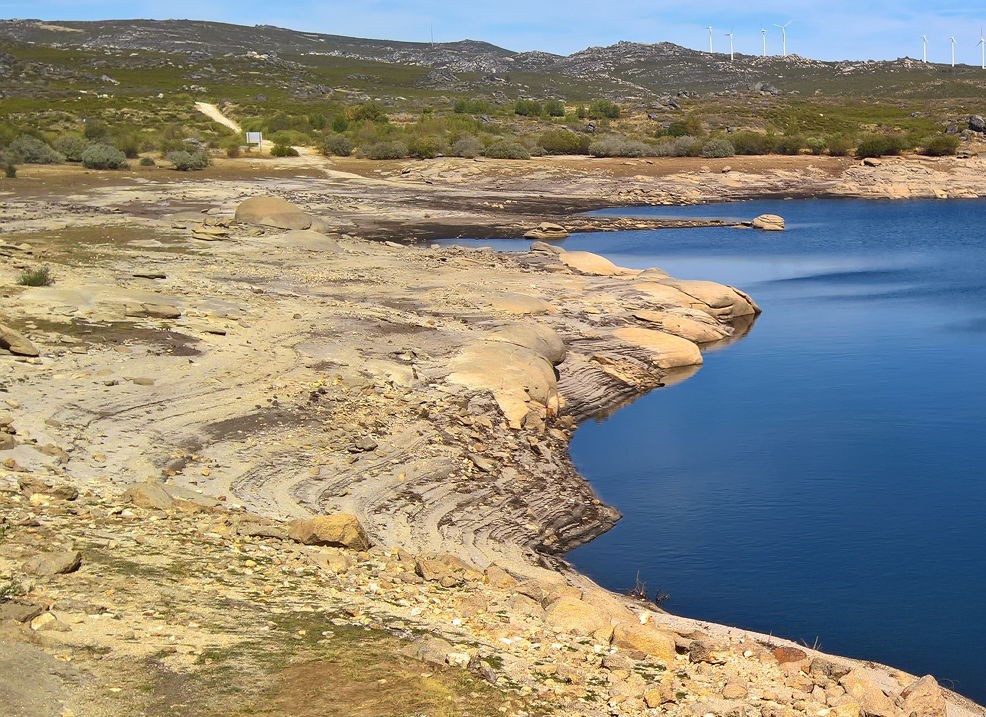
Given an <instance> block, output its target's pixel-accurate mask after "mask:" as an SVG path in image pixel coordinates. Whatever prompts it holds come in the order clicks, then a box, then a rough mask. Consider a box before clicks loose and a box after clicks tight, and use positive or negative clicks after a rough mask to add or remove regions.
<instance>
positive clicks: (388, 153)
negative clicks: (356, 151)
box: [361, 141, 410, 159]
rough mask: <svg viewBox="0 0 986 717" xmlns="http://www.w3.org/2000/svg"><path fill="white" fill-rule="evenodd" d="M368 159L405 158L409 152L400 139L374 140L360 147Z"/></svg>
mask: <svg viewBox="0 0 986 717" xmlns="http://www.w3.org/2000/svg"><path fill="white" fill-rule="evenodd" d="M361 153H362V154H363V156H364V157H367V158H368V159H405V158H407V156H408V155H409V154H410V150H409V149H408V148H407V145H406V144H404V143H403V142H400V141H389V142H374V143H373V144H370V145H367V146H365V147H363V148H362V151H361Z"/></svg>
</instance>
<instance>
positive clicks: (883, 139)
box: [856, 134, 904, 159]
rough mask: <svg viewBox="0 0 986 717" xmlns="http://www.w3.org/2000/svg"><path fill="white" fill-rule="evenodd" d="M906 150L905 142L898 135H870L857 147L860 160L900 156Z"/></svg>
mask: <svg viewBox="0 0 986 717" xmlns="http://www.w3.org/2000/svg"><path fill="white" fill-rule="evenodd" d="M903 150H904V140H903V139H902V138H901V137H898V136H897V135H891V134H870V135H867V136H865V137H863V139H862V140H861V141H860V143H859V144H858V145H856V156H857V157H859V158H860V159H862V158H864V157H883V156H885V155H891V156H892V155H896V154H900V153H901V152H902V151H903Z"/></svg>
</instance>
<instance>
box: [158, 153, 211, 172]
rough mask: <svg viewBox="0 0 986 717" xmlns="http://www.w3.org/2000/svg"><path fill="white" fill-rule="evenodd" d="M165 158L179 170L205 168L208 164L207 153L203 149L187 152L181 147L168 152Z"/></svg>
mask: <svg viewBox="0 0 986 717" xmlns="http://www.w3.org/2000/svg"><path fill="white" fill-rule="evenodd" d="M165 159H166V160H168V161H169V162H171V164H172V166H174V168H175V169H177V170H178V171H179V172H190V171H192V170H195V169H205V168H206V167H208V166H209V155H208V154H206V153H205V152H203V151H201V150H200V151H198V152H187V151H185V150H183V149H180V150H178V151H177V152H168V154H167V155H166V156H165Z"/></svg>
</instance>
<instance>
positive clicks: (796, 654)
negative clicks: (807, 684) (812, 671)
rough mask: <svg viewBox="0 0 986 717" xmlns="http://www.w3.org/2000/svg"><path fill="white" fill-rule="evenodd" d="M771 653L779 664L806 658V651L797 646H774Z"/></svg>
mask: <svg viewBox="0 0 986 717" xmlns="http://www.w3.org/2000/svg"><path fill="white" fill-rule="evenodd" d="M773 655H774V659H775V660H777V662H778V664H781V665H783V664H784V663H786V662H801V661H802V660H807V659H808V653H807V652H805V651H804V650H801V649H799V648H797V647H785V646H782V647H776V648H774V652H773Z"/></svg>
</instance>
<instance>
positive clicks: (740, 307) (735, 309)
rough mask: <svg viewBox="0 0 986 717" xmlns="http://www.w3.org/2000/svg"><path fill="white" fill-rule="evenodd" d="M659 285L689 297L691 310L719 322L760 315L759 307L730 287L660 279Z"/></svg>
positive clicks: (746, 296)
mask: <svg viewBox="0 0 986 717" xmlns="http://www.w3.org/2000/svg"><path fill="white" fill-rule="evenodd" d="M659 283H661V284H663V285H665V286H670V287H672V288H674V289H677V290H678V291H680V292H681V293H682V294H684V295H685V296H687V297H689V299H690V300H691V301H690V304H688V305H689V306H691V308H694V309H699V310H701V311H704V312H705V313H707V314H709V315H710V316H713V317H714V318H716V319H719V320H720V321H726V320H730V319H736V318H739V317H742V316H756V315H758V314H760V307H759V306H757V304H756V303H755V302H754V301H753V299H751V298H750V297H749V296H748V295H747V294H745V293H743V292H742V291H740V290H738V289H736V288H734V287H732V286H726V285H725V284H717V283H716V282H714V281H698V280H694V279H689V280H686V279H662V280H661V281H660V282H659Z"/></svg>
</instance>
